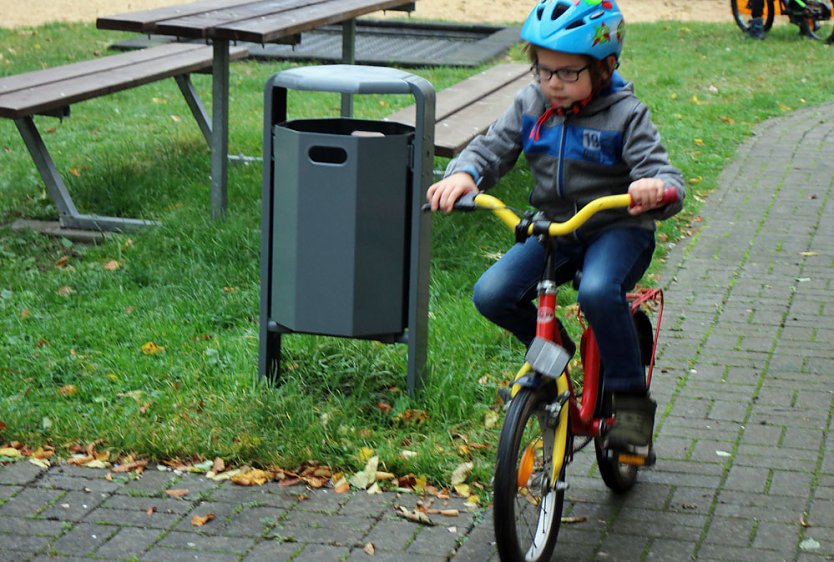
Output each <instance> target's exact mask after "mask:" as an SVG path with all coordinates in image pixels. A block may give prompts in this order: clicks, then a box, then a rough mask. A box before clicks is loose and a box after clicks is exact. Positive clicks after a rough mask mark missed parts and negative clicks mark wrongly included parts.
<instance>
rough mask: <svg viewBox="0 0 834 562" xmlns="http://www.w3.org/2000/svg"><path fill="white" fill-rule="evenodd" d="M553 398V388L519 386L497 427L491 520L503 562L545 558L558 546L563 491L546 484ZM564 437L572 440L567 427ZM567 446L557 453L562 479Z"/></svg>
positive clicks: (550, 465)
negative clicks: (540, 389)
mask: <svg viewBox="0 0 834 562" xmlns="http://www.w3.org/2000/svg"><path fill="white" fill-rule="evenodd" d="M552 396H553V393H552V392H546V391H533V390H530V389H527V388H524V389H521V390H520V391H519V392H518V394H516V396H515V397H514V398H513V399H512V402H511V403H510V407H509V409H508V410H507V415H506V417H505V419H504V426H503V427H502V429H501V436H500V439H499V441H498V458H497V462H496V465H495V478H494V481H493V486H494V505H493V522H494V526H495V540H496V545H497V547H498V554H499V557H500V559H501V560H502V561H505V562H516V561H519V562H520V561H525V562H539V561H541V562H546V561H548V560H550V557H551V555H552V554H553V550H554V549H555V547H556V539H557V538H558V535H559V528H560V526H561V521H562V510H563V508H564V500H565V491H564V488H560V489H558V490H557V489H554V487H553V486H552V485H550V482H549V481H550V476H551V474H552V471H553V454H552V450H553V447H554V441H556V439H555V436H556V429H555V428H549V427H548V423H547V416H548V414H547V412H546V411H545V409H544V408H545V406H546V405H547V404H548V403H549V402H551V401H552ZM566 413H567V412H565V414H566ZM560 419H561V421H560V422H559V423H567V415H565V416H560ZM568 429H569V428H568ZM567 437H568V439H567V443H570V432H569V431H568V435H567ZM539 443H541V446H539ZM569 450H570V447H569V446H564V451H562V452H560V453H559V455H560V458H561V459H562V468H561V471H560V474H559V480H561V481H564V477H565V467H566V466H567V461H568V451H569ZM525 472H526V473H527V475H526V476H525V475H524V474H525ZM520 479H523V480H524V484H523V485H521V484H519V480H520ZM531 484H533V485H532V486H531Z"/></svg>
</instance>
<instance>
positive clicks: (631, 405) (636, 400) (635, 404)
mask: <svg viewBox="0 0 834 562" xmlns="http://www.w3.org/2000/svg"><path fill="white" fill-rule="evenodd" d="M611 408H612V410H613V414H614V423H613V424H612V425H611V429H610V430H609V431H608V435H607V443H608V446H609V447H611V448H615V449H617V448H621V449H628V448H631V447H646V446H648V445H650V444H651V442H652V434H653V433H654V414H655V411H656V410H657V402H655V401H654V400H652V399H651V398H649V396H648V395H645V396H635V395H633V394H614V395H613V396H612V403H611Z"/></svg>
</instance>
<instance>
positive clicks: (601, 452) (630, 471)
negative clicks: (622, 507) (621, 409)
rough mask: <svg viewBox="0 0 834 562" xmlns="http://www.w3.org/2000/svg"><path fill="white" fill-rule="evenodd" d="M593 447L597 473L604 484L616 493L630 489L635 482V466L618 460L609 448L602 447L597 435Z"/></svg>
mask: <svg viewBox="0 0 834 562" xmlns="http://www.w3.org/2000/svg"><path fill="white" fill-rule="evenodd" d="M594 449H596V453H597V467H598V468H599V475H600V476H601V477H602V481H603V482H605V485H606V486H608V488H609V489H611V491H613V492H617V493H618V494H622V493H623V492H628V491H629V490H631V488H632V487H634V484H635V482H637V467H636V466H633V465H629V464H623V463H621V462H619V461H618V459H617V456H616V455H614V454H612V452H611V450H609V449H605V448H603V446H602V439H601V438H599V437H597V438H596V439H594Z"/></svg>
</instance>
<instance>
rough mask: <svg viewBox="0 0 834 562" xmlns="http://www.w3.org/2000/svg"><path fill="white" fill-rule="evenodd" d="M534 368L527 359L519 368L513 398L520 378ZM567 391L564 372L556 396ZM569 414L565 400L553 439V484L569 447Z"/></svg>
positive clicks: (558, 381)
mask: <svg viewBox="0 0 834 562" xmlns="http://www.w3.org/2000/svg"><path fill="white" fill-rule="evenodd" d="M532 370H533V367H531V366H530V363H528V362H526V361H525V362H524V365H522V366H521V369H519V371H518V373H516V375H515V379H514V380H513V387H512V391H511V396H512V397H513V398H515V395H516V394H518V391H519V390H521V389H522V386H521V385H520V384H518V383H517V381H518V379H520V378H521V377H523V376H524V375H526V374H528V373H529V372H530V371H532ZM565 392H568V374H567V372H563V373H562V374H561V375H559V378H558V379H556V396H562V395H563V393H565ZM568 415H569V408H568V404H567V402H565V404H564V405H563V406H562V410H561V411H560V412H559V423H558V424H557V425H556V436H555V438H554V439H553V459H552V461H553V472H552V474H551V475H550V481H551V482H553V484H556V482H558V481H559V475H560V474H561V473H562V465H563V464H564V460H565V450H566V449H567V447H568Z"/></svg>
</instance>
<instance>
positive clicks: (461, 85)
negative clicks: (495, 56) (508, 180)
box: [385, 64, 531, 158]
mask: <svg viewBox="0 0 834 562" xmlns="http://www.w3.org/2000/svg"><path fill="white" fill-rule="evenodd" d="M530 80H531V78H530V65H529V64H499V65H496V66H493V67H492V68H490V69H488V70H485V71H484V72H481V73H480V74H476V75H474V76H471V77H469V78H467V79H466V80H463V81H461V82H458V83H457V84H455V85H454V86H451V87H449V88H446V89H445V90H441V91H439V92H437V100H436V102H435V126H434V154H435V156H443V157H445V158H452V157H454V156H457V155H458V154H459V153H460V151H461V150H463V149H464V147H465V146H466V145H467V144H469V141H471V140H472V139H473V138H475V137H476V136H477V135H479V134H481V133H483V132H485V131H486V130H487V128H488V127H489V126H490V125H491V124H492V122H493V121H495V120H496V119H497V118H498V117H499V116H500V115H501V114H502V113H503V112H504V110H505V109H507V108H508V107H509V106H510V104H511V103H512V102H513V99H514V98H515V94H516V93H517V92H518V91H519V90H520V89H521V88H523V87H524V86H525V85H526V84H529V83H530ZM414 112H415V107H414V106H413V105H411V106H409V107H406V108H404V109H402V110H400V111H398V112H396V113H394V114H393V115H389V116H388V117H386V119H385V120H386V121H397V122H399V123H405V124H406V125H411V126H414V119H415V115H414Z"/></svg>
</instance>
